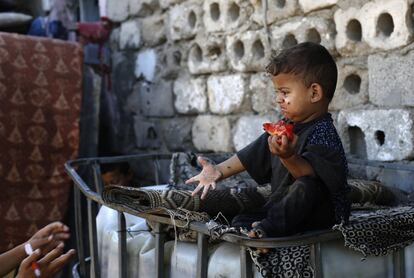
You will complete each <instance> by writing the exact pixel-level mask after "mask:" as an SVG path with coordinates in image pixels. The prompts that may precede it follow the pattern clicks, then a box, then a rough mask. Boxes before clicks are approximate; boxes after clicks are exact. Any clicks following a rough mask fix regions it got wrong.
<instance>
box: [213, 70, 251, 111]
mask: <svg viewBox="0 0 414 278" xmlns="http://www.w3.org/2000/svg"><path fill="white" fill-rule="evenodd" d="M247 94H248V83H247V80H246V77H245V76H243V75H241V74H233V75H225V76H214V75H211V76H210V77H209V78H208V79H207V95H208V102H209V107H210V111H211V112H213V113H217V114H230V113H233V112H237V111H239V110H240V108H241V107H242V105H243V101H244V99H245V97H247Z"/></svg>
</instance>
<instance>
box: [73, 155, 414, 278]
mask: <svg viewBox="0 0 414 278" xmlns="http://www.w3.org/2000/svg"><path fill="white" fill-rule="evenodd" d="M170 158H171V154H138V155H127V156H117V157H101V158H83V159H77V160H72V161H68V162H66V163H65V169H66V172H67V173H68V175H69V176H70V177H71V178H72V180H73V181H74V182H75V184H76V188H75V209H76V211H75V215H76V234H77V239H78V240H77V245H78V246H77V248H78V257H79V272H80V275H81V276H82V277H87V276H88V275H87V274H88V272H87V271H86V264H85V259H86V258H85V249H84V246H85V245H84V242H83V240H82V236H81V234H82V229H81V227H82V226H83V219H82V211H81V206H80V203H81V193H82V194H83V195H84V196H85V197H86V200H87V210H88V213H87V215H88V219H87V220H88V231H89V252H90V268H91V269H90V273H91V275H92V276H93V277H100V270H99V263H98V250H97V236H96V214H97V209H98V205H105V206H107V207H110V208H112V209H115V210H117V211H118V231H120V237H119V244H118V261H119V265H120V268H119V269H120V273H119V276H120V277H127V273H126V270H127V267H126V263H127V258H126V256H127V252H126V232H125V231H126V226H125V217H124V213H129V214H132V215H136V216H139V217H143V218H145V219H147V220H151V221H153V222H155V223H156V225H155V238H156V247H155V258H154V260H155V267H156V277H164V268H163V258H164V243H165V235H164V234H163V233H162V227H163V226H164V225H171V224H172V223H171V219H170V218H169V217H166V216H161V215H154V214H146V213H137V212H136V211H134V210H132V209H130V208H128V207H126V206H122V205H114V204H106V203H104V202H103V200H102V198H101V195H100V193H101V192H102V180H101V172H100V171H101V170H100V165H101V164H103V163H109V164H110V163H120V162H131V161H133V160H150V161H152V162H153V163H154V169H155V171H157V169H158V165H159V164H158V161H159V160H166V159H170ZM349 161H350V162H351V163H353V164H359V165H362V166H374V167H380V168H382V167H384V168H389V169H397V170H409V171H413V167H410V166H407V165H404V164H403V165H396V164H393V165H392V167H390V166H391V165H390V164H387V163H383V162H371V161H365V160H359V159H350V160H349ZM83 166H85V167H92V171H93V174H94V187H95V188H96V190H92V189H91V187H90V186H88V185H87V184H86V183H85V181H84V180H83V179H82V178H81V176H80V175H79V173H78V172H77V170H76V169H77V168H79V167H83ZM155 176H156V177H157V179H158V176H157V174H156V175H155ZM176 223H177V224H179V225H183V224H185V223H184V222H183V221H180V220H176ZM189 228H190V229H192V230H194V231H196V232H197V234H198V236H197V245H198V258H197V277H207V265H208V253H207V236H208V235H209V232H208V229H207V227H206V224H205V223H202V222H191V223H190V227H189ZM341 237H342V235H341V233H340V232H339V231H332V230H323V231H313V232H307V233H304V234H300V235H294V236H289V237H278V238H265V239H250V238H248V237H246V236H239V235H234V234H224V235H223V236H222V237H221V239H222V240H224V241H227V242H230V243H234V244H238V245H239V246H240V259H241V274H242V277H246V278H247V277H253V271H252V262H251V259H250V256H249V255H248V253H247V252H246V248H247V247H254V248H277V247H289V246H298V245H310V246H311V261H312V265H313V267H314V270H315V277H322V267H321V253H320V248H321V246H320V244H321V242H325V241H330V240H336V239H340V238H341ZM403 262H404V253H403V252H399V253H396V254H395V256H394V264H395V271H394V276H395V277H404V263H403Z"/></svg>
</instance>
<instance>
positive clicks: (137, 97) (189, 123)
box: [108, 0, 414, 161]
mask: <svg viewBox="0 0 414 278" xmlns="http://www.w3.org/2000/svg"><path fill="white" fill-rule="evenodd" d="M264 5H265V1H259V0H229V1H228V0H205V1H202V0H144V1H142V0H139V1H138V0H125V1H116V0H108V12H109V17H110V18H111V19H113V20H114V21H116V22H117V23H119V27H117V28H116V29H115V30H114V31H113V34H112V35H111V42H110V45H111V48H112V51H113V55H114V59H115V60H116V65H119V66H117V67H116V70H115V71H114V73H113V79H114V92H115V93H116V94H117V97H118V99H119V102H120V103H121V106H122V107H121V108H122V109H123V110H124V114H123V115H124V117H125V119H124V122H128V123H130V125H131V127H130V130H132V131H133V132H132V133H133V136H130V135H128V136H130V137H128V138H127V139H125V140H124V141H123V142H127V143H126V144H125V145H126V146H125V148H124V149H125V150H128V152H130V151H149V150H150V151H157V152H160V151H171V152H173V151H177V150H194V151H199V152H210V151H215V152H218V151H236V150H239V149H240V148H242V147H243V146H245V145H247V144H248V143H249V142H250V141H252V140H254V138H256V137H257V136H258V135H259V134H260V133H261V131H262V130H261V123H262V122H264V121H274V120H277V119H279V118H280V114H279V112H278V110H277V107H276V106H275V95H274V89H273V88H272V84H271V81H270V79H269V77H268V76H266V75H265V74H264V73H263V69H264V67H265V66H266V64H267V63H268V61H269V58H270V57H271V54H272V51H273V50H278V49H281V48H284V47H288V46H291V45H294V44H297V43H300V42H304V41H313V42H317V43H321V44H322V45H324V46H325V47H326V48H327V49H328V50H329V51H330V52H331V54H332V55H333V56H334V58H335V59H336V61H337V65H338V70H339V76H338V85H337V90H336V95H335V97H334V99H333V100H332V102H331V105H330V111H331V113H332V114H333V115H334V118H335V121H336V125H337V127H338V130H339V132H340V136H341V137H342V139H343V142H344V146H345V149H346V150H347V152H348V153H350V154H353V155H355V156H359V157H363V158H369V159H375V160H384V161H389V160H410V159H412V157H413V152H414V138H413V134H414V130H413V127H412V119H413V116H414V115H413V112H412V109H413V106H414V84H413V83H414V81H413V80H414V67H413V62H412V61H414V59H413V58H414V57H413V56H414V50H413V46H414V44H413V30H414V29H413V24H412V22H413V16H412V14H413V6H412V0H375V1H368V0H353V1H338V0H292V1H290V0H289V1H285V0H268V1H267V6H264ZM123 59H124V61H123ZM123 65H128V67H125V66H123ZM127 71H128V74H127V73H126V72H127ZM125 79H127V80H125ZM131 102H132V103H131ZM125 136H127V135H125Z"/></svg>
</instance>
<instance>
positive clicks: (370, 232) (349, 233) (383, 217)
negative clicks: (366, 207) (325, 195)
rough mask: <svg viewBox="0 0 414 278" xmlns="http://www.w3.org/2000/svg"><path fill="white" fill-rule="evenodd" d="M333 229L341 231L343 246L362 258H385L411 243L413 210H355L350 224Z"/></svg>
mask: <svg viewBox="0 0 414 278" xmlns="http://www.w3.org/2000/svg"><path fill="white" fill-rule="evenodd" d="M334 229H336V230H339V231H341V232H342V234H343V236H344V239H345V246H348V247H350V248H351V249H354V250H356V251H360V252H361V253H362V254H363V255H364V256H369V255H374V256H380V255H386V254H388V253H389V252H391V251H397V250H399V249H401V248H404V247H405V246H407V245H409V244H411V243H412V242H414V207H413V206H402V207H395V208H388V209H381V210H375V211H355V212H353V213H352V215H351V218H350V222H349V225H336V226H334Z"/></svg>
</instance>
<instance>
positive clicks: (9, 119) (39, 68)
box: [0, 33, 82, 253]
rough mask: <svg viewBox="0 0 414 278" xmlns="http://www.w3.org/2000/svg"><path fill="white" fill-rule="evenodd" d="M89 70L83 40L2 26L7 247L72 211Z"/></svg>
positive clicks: (0, 115)
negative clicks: (73, 167)
mask: <svg viewBox="0 0 414 278" xmlns="http://www.w3.org/2000/svg"><path fill="white" fill-rule="evenodd" d="M81 71H82V48H81V47H80V45H79V44H77V43H70V42H65V41H61V40H52V39H45V38H38V37H30V36H23V35H17V34H10V33H0V153H1V159H0V186H1V192H2V194H1V195H0V227H1V229H0V253H1V252H3V251H6V250H8V249H9V248H12V247H13V246H16V245H17V244H20V243H22V242H24V241H25V240H27V239H28V237H29V236H31V235H33V233H35V232H36V231H37V229H38V228H40V227H43V226H45V225H46V224H48V223H50V222H53V221H57V220H63V218H64V217H65V214H66V211H67V208H68V199H69V190H70V188H71V181H70V178H69V176H68V175H67V174H66V173H65V170H64V166H63V165H64V163H65V162H66V161H67V160H68V159H73V158H75V157H76V156H77V150H78V145H79V140H78V138H79V135H78V134H79V116H80V104H81V84H82V72H81Z"/></svg>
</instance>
